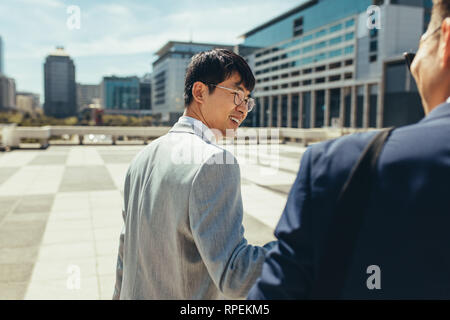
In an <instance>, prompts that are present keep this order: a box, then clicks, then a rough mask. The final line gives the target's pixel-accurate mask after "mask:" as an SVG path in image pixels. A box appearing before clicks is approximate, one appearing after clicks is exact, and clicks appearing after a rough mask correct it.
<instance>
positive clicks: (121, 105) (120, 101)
mask: <svg viewBox="0 0 450 320" xmlns="http://www.w3.org/2000/svg"><path fill="white" fill-rule="evenodd" d="M139 83H140V81H139V78H138V77H115V76H112V77H103V81H102V84H101V97H102V99H101V100H102V107H103V108H104V109H105V110H119V111H122V110H123V111H128V110H139Z"/></svg>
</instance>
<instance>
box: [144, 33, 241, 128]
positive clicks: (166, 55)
mask: <svg viewBox="0 0 450 320" xmlns="http://www.w3.org/2000/svg"><path fill="white" fill-rule="evenodd" d="M215 48H223V49H228V50H233V46H228V45H220V44H207V43H194V42H179V41H169V42H168V43H167V44H165V45H164V46H163V47H162V48H161V49H159V50H158V51H157V52H156V55H157V57H158V58H157V60H156V61H155V62H153V73H152V111H153V113H154V114H156V113H160V114H161V116H162V117H161V119H162V120H163V121H168V122H169V123H170V124H172V123H174V122H176V121H177V120H178V118H179V117H180V116H181V115H182V113H183V112H184V97H183V95H184V79H185V75H186V69H187V66H188V64H189V62H190V61H191V58H192V56H193V55H195V54H196V53H199V52H202V51H208V50H212V49H215Z"/></svg>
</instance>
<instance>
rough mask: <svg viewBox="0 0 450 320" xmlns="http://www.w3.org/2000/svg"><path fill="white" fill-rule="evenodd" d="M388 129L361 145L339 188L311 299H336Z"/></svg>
mask: <svg viewBox="0 0 450 320" xmlns="http://www.w3.org/2000/svg"><path fill="white" fill-rule="evenodd" d="M392 130H394V128H389V129H385V130H383V131H381V132H379V133H378V134H377V135H376V136H375V137H374V138H373V139H372V140H371V142H370V143H369V144H368V145H367V146H366V147H365V149H364V150H363V152H362V154H361V156H360V157H359V159H358V161H357V163H356V164H355V166H354V167H353V168H352V171H351V173H350V176H349V178H348V179H347V181H346V183H345V184H344V187H343V188H342V190H341V193H340V195H339V198H338V201H337V205H336V211H335V213H334V215H333V217H332V220H331V223H330V227H329V231H328V234H327V238H326V242H325V245H324V250H323V254H322V255H321V257H320V260H319V265H318V272H317V275H316V277H315V280H314V282H313V288H312V295H311V298H313V299H338V298H339V297H340V295H341V292H342V289H343V286H344V285H345V281H346V279H347V272H348V269H349V267H350V263H351V258H352V257H353V250H354V247H355V242H356V241H357V237H358V234H359V230H360V228H361V225H362V223H363V220H364V211H365V208H366V206H367V203H368V201H369V197H370V191H371V185H372V181H373V176H374V172H375V169H376V164H377V160H378V157H379V155H380V153H381V151H382V150H383V146H384V143H385V141H386V140H387V138H388V137H389V135H390V134H391V132H392Z"/></svg>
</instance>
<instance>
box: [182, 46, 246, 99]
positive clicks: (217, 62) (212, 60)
mask: <svg viewBox="0 0 450 320" xmlns="http://www.w3.org/2000/svg"><path fill="white" fill-rule="evenodd" d="M234 72H237V73H239V75H240V76H241V83H243V84H244V87H245V88H246V89H247V90H248V91H253V89H254V87H255V77H254V76H253V73H252V70H251V69H250V67H249V66H248V64H247V62H246V61H245V60H244V58H242V57H241V56H239V55H237V54H236V53H234V52H232V51H229V50H226V49H214V50H211V51H204V52H200V53H198V54H196V55H195V56H193V57H192V60H191V62H190V63H189V66H188V68H187V70H186V78H185V81H184V105H185V107H187V106H189V105H190V104H191V102H192V99H193V97H192V86H193V85H194V83H195V82H197V81H200V82H203V83H205V84H207V85H208V89H209V92H210V93H212V92H214V89H215V87H214V86H212V84H219V83H221V82H223V81H225V80H226V79H228V78H229V77H231V76H232V75H233V73H234Z"/></svg>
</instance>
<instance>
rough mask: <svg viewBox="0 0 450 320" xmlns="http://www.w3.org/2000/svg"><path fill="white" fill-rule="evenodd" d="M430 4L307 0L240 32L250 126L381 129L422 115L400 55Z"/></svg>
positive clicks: (426, 0) (411, 46) (413, 41)
mask: <svg viewBox="0 0 450 320" xmlns="http://www.w3.org/2000/svg"><path fill="white" fill-rule="evenodd" d="M431 6H432V2H431V0H385V1H380V0H378V1H371V0H310V1H302V2H301V4H300V5H299V6H297V7H295V8H293V9H292V10H290V11H288V12H286V13H284V14H282V15H280V16H278V17H275V18H273V19H272V20H270V21H267V22H265V23H263V24H261V25H260V26H258V27H256V28H254V29H252V30H250V31H248V32H246V33H245V34H244V35H242V38H243V39H244V42H243V45H245V46H250V47H260V48H261V49H259V50H256V51H254V52H253V53H252V54H250V55H248V56H247V59H248V60H249V61H252V65H251V66H252V68H253V70H254V73H255V77H256V80H257V83H256V88H255V91H254V94H253V96H254V97H255V98H256V100H257V106H256V107H255V111H254V112H252V113H250V114H249V116H248V118H247V120H246V122H245V125H248V126H256V127H259V126H260V127H264V126H268V127H294V128H318V127H342V126H343V127H358V128H367V127H387V126H393V125H395V126H399V125H404V124H409V123H412V122H415V121H417V120H419V119H420V118H421V117H423V115H424V114H423V110H422V106H421V101H420V97H419V94H418V91H417V87H416V85H415V82H414V79H413V78H412V77H411V76H410V74H409V72H408V70H407V68H406V65H405V63H404V61H403V57H402V53H403V52H405V51H411V50H413V51H415V50H417V45H418V41H419V38H420V36H421V35H422V33H423V32H424V30H425V29H426V27H427V25H428V22H429V21H430V14H431Z"/></svg>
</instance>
